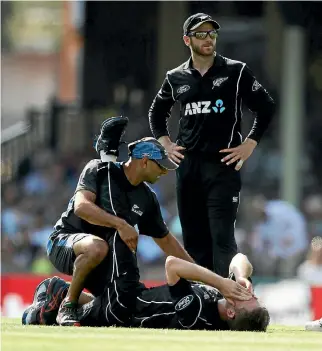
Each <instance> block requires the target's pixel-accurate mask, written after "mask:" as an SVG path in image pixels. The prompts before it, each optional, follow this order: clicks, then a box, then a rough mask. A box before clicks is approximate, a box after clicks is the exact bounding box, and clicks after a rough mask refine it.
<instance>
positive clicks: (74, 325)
mask: <svg viewBox="0 0 322 351" xmlns="http://www.w3.org/2000/svg"><path fill="white" fill-rule="evenodd" d="M59 325H60V326H61V327H81V324H80V323H79V322H68V323H62V324H59Z"/></svg>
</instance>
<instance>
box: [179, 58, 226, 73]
mask: <svg viewBox="0 0 322 351" xmlns="http://www.w3.org/2000/svg"><path fill="white" fill-rule="evenodd" d="M224 64H225V60H224V58H223V57H222V56H221V55H219V54H217V53H216V56H215V59H214V63H213V65H212V66H211V67H210V68H209V69H208V71H207V73H206V74H205V75H209V74H210V75H212V74H214V73H215V70H216V69H217V68H218V67H222V66H224ZM183 69H185V70H190V71H191V72H198V71H197V70H196V69H195V68H194V67H193V65H192V57H191V56H190V58H189V60H188V61H186V62H185V63H184V66H183ZM198 73H199V72H198Z"/></svg>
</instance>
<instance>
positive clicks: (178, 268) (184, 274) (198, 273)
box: [166, 256, 224, 290]
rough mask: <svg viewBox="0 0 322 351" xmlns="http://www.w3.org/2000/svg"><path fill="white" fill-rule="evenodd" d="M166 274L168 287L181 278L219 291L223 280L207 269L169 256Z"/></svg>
mask: <svg viewBox="0 0 322 351" xmlns="http://www.w3.org/2000/svg"><path fill="white" fill-rule="evenodd" d="M166 273H167V281H168V284H169V285H174V284H176V283H177V282H178V281H179V280H180V278H183V279H186V280H193V281H199V282H202V283H204V284H207V285H210V286H212V287H214V288H216V289H219V290H220V288H221V286H222V283H223V280H224V278H222V277H221V276H219V275H217V274H216V273H213V272H211V271H210V270H208V269H207V268H204V267H201V266H199V265H197V264H195V263H191V262H187V261H184V260H181V259H178V258H175V257H171V256H169V257H168V258H167V260H166Z"/></svg>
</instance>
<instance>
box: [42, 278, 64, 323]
mask: <svg viewBox="0 0 322 351" xmlns="http://www.w3.org/2000/svg"><path fill="white" fill-rule="evenodd" d="M68 288H69V284H68V283H66V282H65V281H64V280H63V279H61V278H59V277H56V276H55V277H53V278H51V280H50V283H49V284H48V287H47V290H46V299H45V301H44V304H43V306H42V307H41V310H40V315H39V317H40V324H42V325H54V324H56V318H57V315H58V311H59V307H60V305H61V303H62V302H63V300H64V298H65V297H66V295H67V291H68Z"/></svg>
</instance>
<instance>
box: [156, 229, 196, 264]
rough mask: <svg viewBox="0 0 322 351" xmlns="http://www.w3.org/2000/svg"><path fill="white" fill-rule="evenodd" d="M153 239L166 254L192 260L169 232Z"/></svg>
mask: <svg viewBox="0 0 322 351" xmlns="http://www.w3.org/2000/svg"><path fill="white" fill-rule="evenodd" d="M154 241H155V242H156V243H157V245H158V246H159V247H160V248H161V250H162V251H163V252H164V253H165V254H166V255H167V256H174V257H178V258H181V259H183V260H185V261H188V262H194V260H193V259H192V257H191V256H190V255H189V254H188V252H187V251H186V250H185V249H184V247H183V246H182V245H181V244H180V243H179V241H178V240H177V239H176V238H175V237H174V236H173V235H172V234H171V233H169V234H168V235H167V236H166V237H164V238H162V239H156V238H155V239H154Z"/></svg>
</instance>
